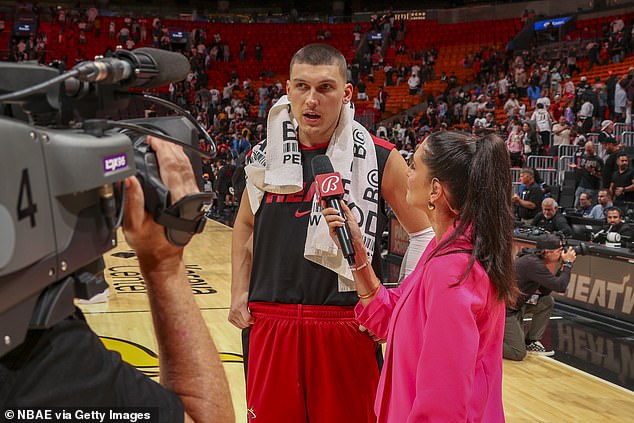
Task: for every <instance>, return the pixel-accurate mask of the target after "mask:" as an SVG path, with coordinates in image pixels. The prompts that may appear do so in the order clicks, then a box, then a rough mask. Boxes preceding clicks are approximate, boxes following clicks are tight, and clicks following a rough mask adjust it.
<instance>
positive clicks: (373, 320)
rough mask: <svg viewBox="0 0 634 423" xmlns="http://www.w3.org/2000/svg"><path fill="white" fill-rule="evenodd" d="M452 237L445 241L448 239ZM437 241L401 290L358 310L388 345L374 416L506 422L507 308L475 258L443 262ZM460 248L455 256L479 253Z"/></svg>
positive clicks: (461, 242) (465, 244) (399, 420)
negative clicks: (504, 353)
mask: <svg viewBox="0 0 634 423" xmlns="http://www.w3.org/2000/svg"><path fill="white" fill-rule="evenodd" d="M450 232H451V230H450V231H448V233H446V234H445V237H446V236H448V235H449V233H450ZM435 246H436V240H435V239H434V240H432V242H431V243H430V244H429V246H428V247H427V249H426V250H425V253H423V256H422V257H421V259H420V261H419V263H418V265H417V267H416V269H414V271H413V272H412V273H411V275H410V276H409V277H407V278H406V279H405V280H404V281H403V283H402V285H401V286H400V287H399V288H398V289H393V290H387V289H385V288H381V290H380V291H379V293H378V294H377V296H376V297H375V299H374V300H373V301H372V302H371V303H370V304H368V306H367V307H365V308H364V307H363V306H362V305H361V303H359V304H358V305H357V307H356V314H357V319H358V321H359V322H360V323H361V324H362V325H364V326H365V327H367V328H369V329H370V330H371V331H372V332H374V333H375V334H377V335H379V336H380V337H382V338H384V339H387V350H386V355H385V363H384V366H383V370H382V372H381V379H380V381H379V387H378V391H377V396H376V401H375V404H374V410H375V412H376V414H377V416H378V422H379V423H384V422H389V423H406V422H439V423H450V422H486V423H498V422H504V410H503V407H502V339H503V335H504V310H505V308H504V304H503V302H501V301H498V300H497V299H496V297H495V290H494V289H493V286H492V285H491V283H490V281H489V277H488V276H487V274H486V272H485V271H484V269H483V268H482V266H481V265H480V263H479V262H476V263H475V264H474V266H473V268H472V269H471V271H470V273H469V274H468V276H467V278H466V279H465V280H463V281H462V282H461V283H460V284H459V285H456V286H450V285H451V284H453V283H455V282H457V281H458V280H459V279H460V277H461V276H462V274H463V273H464V271H465V269H466V268H467V265H468V262H469V258H470V255H469V254H464V253H457V254H448V255H444V256H436V257H434V258H433V259H431V260H430V261H429V262H428V263H425V261H426V259H427V257H428V256H429V253H430V252H431V251H432V250H433V249H434V247H435ZM471 248H473V246H472V245H471V243H470V242H469V241H468V240H466V238H460V239H458V240H456V241H455V242H454V243H453V245H452V247H451V249H452V250H454V249H471Z"/></svg>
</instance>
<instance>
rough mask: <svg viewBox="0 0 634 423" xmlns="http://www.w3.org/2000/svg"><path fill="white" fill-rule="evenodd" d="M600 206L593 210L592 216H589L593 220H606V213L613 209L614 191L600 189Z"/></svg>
mask: <svg viewBox="0 0 634 423" xmlns="http://www.w3.org/2000/svg"><path fill="white" fill-rule="evenodd" d="M598 201H599V204H597V205H596V206H594V207H593V208H592V211H591V212H590V215H589V216H588V217H589V218H591V219H599V220H600V219H605V218H606V216H607V215H606V211H607V209H608V208H610V207H612V191H610V190H609V189H600V190H599V195H598Z"/></svg>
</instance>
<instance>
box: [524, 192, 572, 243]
mask: <svg viewBox="0 0 634 423" xmlns="http://www.w3.org/2000/svg"><path fill="white" fill-rule="evenodd" d="M558 207H559V204H557V202H556V201H555V199H553V198H545V199H544V200H543V201H542V211H541V212H539V213H537V215H536V216H535V218H534V219H533V221H532V225H533V226H537V227H538V228H542V229H545V230H546V231H548V232H550V233H554V232H561V233H563V234H564V235H566V236H571V235H572V228H571V227H570V225H569V224H568V221H567V220H566V217H565V216H564V215H562V214H561V213H559V210H558Z"/></svg>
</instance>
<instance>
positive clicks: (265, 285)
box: [229, 44, 433, 423]
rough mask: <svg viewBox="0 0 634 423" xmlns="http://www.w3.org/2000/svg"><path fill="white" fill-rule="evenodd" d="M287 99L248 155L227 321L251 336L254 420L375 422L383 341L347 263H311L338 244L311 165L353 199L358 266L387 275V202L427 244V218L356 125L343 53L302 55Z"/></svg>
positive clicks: (247, 348) (318, 48) (401, 174)
mask: <svg viewBox="0 0 634 423" xmlns="http://www.w3.org/2000/svg"><path fill="white" fill-rule="evenodd" d="M286 91H287V96H284V97H282V98H281V99H280V100H279V101H278V103H276V104H275V105H274V106H273V107H272V109H271V111H270V112H269V117H268V125H267V139H266V140H265V141H263V142H262V143H260V144H259V145H258V146H256V147H255V148H254V150H253V152H252V155H251V157H250V164H249V165H248V166H247V168H246V174H247V189H246V190H245V192H244V195H243V199H242V201H241V202H240V209H239V211H238V215H237V218H236V221H235V225H234V230H233V239H232V295H231V296H232V298H231V310H230V312H229V321H230V322H231V323H233V324H234V325H235V326H237V327H238V328H241V329H245V339H244V341H245V342H244V354H245V359H246V360H245V362H246V363H248V367H247V408H248V417H249V418H250V419H251V420H252V421H254V422H258V423H268V422H280V421H284V422H293V423H298V422H309V421H310V422H324V423H325V422H328V423H338V422H341V423H344V422H358V423H361V422H368V423H370V422H374V421H375V416H374V412H373V410H372V405H373V400H374V395H375V392H376V387H377V382H378V376H379V363H378V362H377V350H378V348H377V347H378V344H377V343H376V342H375V341H374V340H373V339H372V338H371V335H370V334H368V333H367V332H361V331H360V330H359V326H358V324H357V323H356V322H355V318H354V305H355V304H356V303H357V302H358V300H359V297H360V296H362V295H363V293H357V292H355V291H354V284H352V285H349V284H347V283H346V278H345V277H343V276H341V277H338V273H339V274H340V275H341V273H345V271H346V270H349V269H347V266H346V269H343V270H342V269H341V268H338V269H333V268H332V267H327V264H324V263H323V262H326V261H328V260H327V258H326V256H327V254H323V257H320V254H319V253H318V254H312V255H311V252H312V251H313V250H314V249H315V248H316V246H318V245H319V244H321V243H322V242H323V238H324V237H325V238H326V239H327V241H328V242H332V240H330V239H329V236H328V229H327V227H325V220H324V219H323V217H321V213H320V207H319V202H318V201H316V200H315V198H316V196H315V195H314V193H315V187H314V183H313V179H314V178H313V175H312V171H311V160H312V158H313V157H315V156H316V155H318V154H326V155H327V156H329V157H330V159H331V161H332V163H333V167H334V169H335V170H336V171H339V172H341V173H342V178H343V181H344V187H345V190H346V195H345V198H346V201H347V202H348V204H350V205H351V208H353V209H354V210H355V216H356V218H357V220H358V221H359V223H360V225H361V226H362V228H363V232H364V240H365V243H366V245H367V246H368V248H369V251H371V257H372V259H371V260H370V259H368V262H364V263H355V264H354V266H353V267H359V266H367V265H371V266H373V267H374V268H375V269H376V271H377V272H379V274H380V272H381V270H380V236H381V233H382V232H383V228H384V227H385V223H386V216H385V212H384V206H385V201H387V202H388V203H389V204H390V206H391V207H392V209H393V210H394V212H395V213H396V216H397V217H398V218H399V220H400V221H401V223H402V225H403V227H404V228H405V230H406V231H408V232H409V233H415V232H419V231H421V232H420V234H421V236H422V238H423V239H427V240H428V239H429V238H431V237H432V236H433V233H430V231H429V230H427V229H426V228H428V227H429V223H428V221H427V219H426V217H425V216H424V215H422V214H417V215H412V214H410V213H408V210H407V208H406V203H405V193H406V186H407V182H406V181H407V176H406V172H407V165H406V163H405V161H404V160H403V158H402V156H401V155H400V154H399V152H398V151H397V150H396V149H395V148H394V146H393V145H392V144H390V143H388V142H387V141H385V140H382V139H378V138H376V137H374V136H372V135H370V134H369V133H368V132H367V130H366V129H365V128H363V127H362V126H361V125H359V124H358V123H356V122H354V121H353V114H354V110H353V109H352V108H351V107H350V104H349V103H350V101H351V98H352V92H353V88H352V85H351V84H349V83H346V61H345V58H344V57H343V55H342V54H341V53H340V52H339V51H337V50H336V49H335V48H333V47H330V46H327V45H323V44H310V45H307V46H305V47H303V48H302V49H300V50H299V51H298V52H297V53H295V55H294V57H293V59H292V60H291V64H290V79H289V80H288V81H287V83H286ZM320 218H321V221H320ZM320 224H321V225H322V226H321V227H320ZM322 231H323V232H322ZM332 244H333V245H334V242H332ZM335 248H336V247H335ZM306 257H310V258H311V259H310V260H309V259H307V258H306ZM322 259H323V262H322ZM311 260H312V261H311ZM349 278H350V282H352V276H351V272H350V273H349ZM251 420H250V421H251Z"/></svg>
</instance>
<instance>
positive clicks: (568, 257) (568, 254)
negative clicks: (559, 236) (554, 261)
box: [561, 247, 577, 263]
mask: <svg viewBox="0 0 634 423" xmlns="http://www.w3.org/2000/svg"><path fill="white" fill-rule="evenodd" d="M561 259H562V260H563V261H571V262H573V263H574V262H575V260H577V253H575V250H574V249H573V248H572V247H568V251H564V252H563V253H561Z"/></svg>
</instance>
